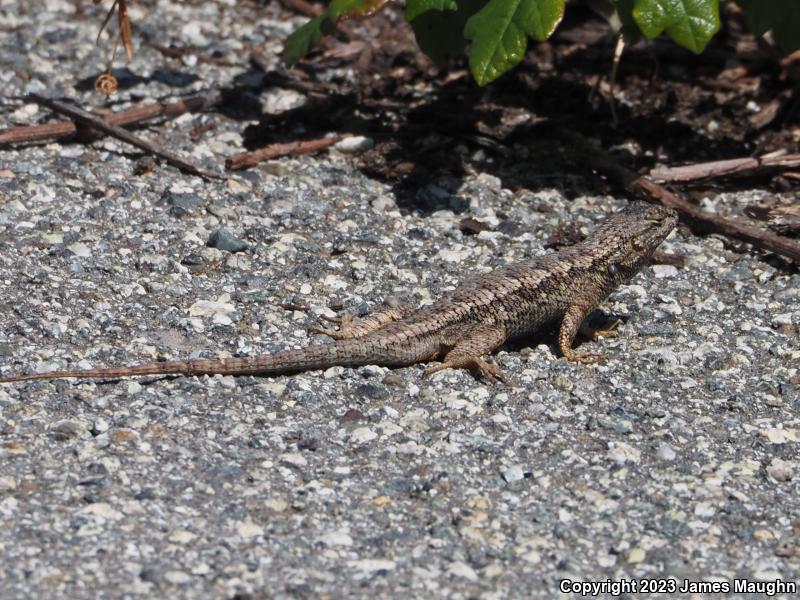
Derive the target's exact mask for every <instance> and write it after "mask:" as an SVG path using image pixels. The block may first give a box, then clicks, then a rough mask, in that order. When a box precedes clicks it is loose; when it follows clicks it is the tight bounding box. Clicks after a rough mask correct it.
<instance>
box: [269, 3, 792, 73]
mask: <svg viewBox="0 0 800 600" xmlns="http://www.w3.org/2000/svg"><path fill="white" fill-rule="evenodd" d="M737 1H738V4H739V5H740V6H741V7H742V9H743V10H744V14H745V19H746V20H747V22H748V24H749V26H750V27H751V29H752V30H753V32H754V33H755V34H757V35H762V34H764V33H765V32H767V31H772V35H773V37H774V39H775V41H776V42H777V43H778V44H779V45H780V46H782V47H783V49H784V50H786V51H793V50H795V49H797V48H798V47H800V2H798V0H768V1H759V0H737ZM386 2H388V0H333V1H332V2H331V4H330V6H329V7H328V9H327V10H326V11H325V13H323V14H322V15H320V16H319V17H316V18H314V19H312V20H310V21H309V22H308V23H306V24H305V25H303V26H302V27H300V28H299V29H298V30H297V31H295V32H294V33H292V34H291V35H290V36H289V37H288V38H287V40H286V47H285V51H284V55H283V59H284V62H285V63H286V65H287V66H291V65H293V64H294V63H296V62H297V61H298V60H299V59H300V58H301V57H303V56H304V55H305V54H307V53H308V52H309V50H310V49H311V48H312V47H313V46H314V44H316V43H317V42H318V41H319V40H320V39H321V37H322V36H323V35H324V34H325V33H328V32H330V31H332V30H333V28H334V27H335V26H336V24H337V23H338V22H339V21H341V20H342V19H344V18H349V17H355V16H365V15H367V14H371V13H373V12H375V10H376V9H377V8H380V7H381V6H383V5H384V4H385V3H386ZM592 4H593V5H594V6H595V7H596V8H597V9H598V12H601V14H604V15H605V16H606V17H607V18H608V19H609V21H610V22H612V23H615V24H616V25H617V29H620V30H621V31H622V33H623V35H624V36H625V37H626V38H628V39H630V40H636V39H638V38H639V37H645V38H647V39H653V38H655V37H657V36H659V35H661V34H662V33H666V35H668V36H669V37H670V38H671V39H672V40H673V41H674V42H675V43H677V44H679V45H681V46H683V47H684V48H687V49H689V50H691V51H692V52H695V53H700V52H702V51H703V49H704V48H705V47H706V45H707V44H708V42H709V40H711V38H712V37H713V36H714V34H715V33H716V32H717V31H718V30H719V27H720V19H719V0H592ZM564 5H565V0H407V2H406V10H405V19H406V21H408V22H409V23H410V24H411V27H412V28H413V29H414V34H415V36H416V38H417V43H418V44H419V46H420V48H421V49H422V51H423V52H425V53H426V54H427V55H428V56H430V57H431V59H432V60H433V61H434V62H435V63H436V64H438V65H442V64H444V63H445V62H446V61H447V60H448V59H449V58H452V57H453V56H457V55H458V54H460V53H462V52H463V51H464V48H465V47H467V45H469V50H468V55H469V66H470V70H471V71H472V75H473V77H475V81H477V82H478V84H479V85H485V84H487V83H489V82H490V81H493V80H495V79H497V78H498V77H500V76H501V75H502V74H503V73H506V72H507V71H508V70H510V69H511V68H513V67H514V66H515V65H517V64H518V63H519V62H520V61H521V60H522V59H523V57H524V55H525V51H526V49H527V47H528V38H533V39H534V40H537V41H543V40H545V39H547V38H548V37H550V35H552V33H553V32H554V31H555V29H556V27H557V26H558V24H559V22H560V21H561V19H562V17H563V15H564V8H565V6H564Z"/></svg>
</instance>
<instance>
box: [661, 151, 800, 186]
mask: <svg viewBox="0 0 800 600" xmlns="http://www.w3.org/2000/svg"><path fill="white" fill-rule="evenodd" d="M797 167H800V154H783V155H780V156H762V157H761V158H732V159H730V160H715V161H713V162H706V163H697V164H693V165H685V166H682V167H663V168H659V169H652V170H651V171H650V178H651V179H652V180H653V181H656V182H658V183H665V182H670V181H671V182H687V181H696V180H698V179H710V178H714V177H728V176H730V175H753V174H755V173H762V172H764V171H771V170H781V169H795V168H797Z"/></svg>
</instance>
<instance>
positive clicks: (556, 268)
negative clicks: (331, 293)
mask: <svg viewBox="0 0 800 600" xmlns="http://www.w3.org/2000/svg"><path fill="white" fill-rule="evenodd" d="M677 220H678V217H677V214H676V213H675V212H674V211H673V210H671V209H668V208H663V207H659V206H654V205H649V204H641V203H637V204H633V205H631V206H630V207H628V208H627V209H625V210H623V211H621V212H619V213H617V214H615V215H612V216H611V217H609V218H608V219H607V220H606V221H604V222H603V223H602V224H601V225H599V226H598V227H597V229H596V230H595V231H594V232H593V233H592V235H590V236H589V237H588V238H587V239H586V240H584V241H583V242H581V243H579V244H576V245H574V246H570V247H568V248H564V249H562V250H560V251H558V252H555V253H553V254H549V255H545V256H542V257H538V258H535V259H532V260H530V261H526V262H520V263H515V264H509V265H506V266H504V267H500V268H499V269H496V270H494V271H492V272H489V273H486V274H483V275H480V276H478V277H475V278H474V279H472V280H470V281H467V282H465V283H463V284H461V285H460V286H458V287H457V288H456V289H455V290H454V291H453V292H452V293H451V294H448V295H446V296H444V297H443V298H441V299H440V300H439V301H437V302H435V303H434V304H431V305H428V306H425V307H422V308H417V309H409V308H406V307H398V308H389V309H386V310H383V311H379V312H377V313H373V314H370V315H367V316H365V317H363V318H360V319H356V320H350V319H342V320H341V321H340V324H341V326H340V328H339V329H338V330H331V329H319V328H314V329H312V330H313V331H316V332H318V333H325V334H327V335H330V336H331V337H333V338H334V339H336V342H335V343H333V344H319V345H314V346H309V347H307V348H304V349H301V350H286V351H283V352H276V353H274V354H265V355H261V356H254V357H249V358H226V359H221V360H186V361H182V360H174V361H166V362H154V363H147V364H143V365H138V366H133V367H116V368H109V369H89V370H68V371H50V372H46V373H26V374H21V375H11V376H7V377H3V378H0V382H2V383H6V382H12V381H24V380H29V379H56V378H64V377H82V378H98V377H102V378H117V377H129V376H134V375H170V374H180V375H214V374H222V375H278V374H288V373H297V372H300V371H312V370H317V369H326V368H328V367H332V366H337V365H339V366H346V367H356V366H361V365H368V364H374V365H384V366H389V367H401V366H407V365H412V364H415V363H420V362H428V361H432V360H436V359H440V360H441V361H442V362H441V363H439V364H436V365H434V366H431V367H429V368H428V369H427V370H426V373H433V372H436V371H440V370H442V369H451V368H452V369H458V368H464V369H471V370H473V371H478V372H480V373H481V374H482V375H483V376H484V377H485V378H486V379H488V380H490V381H494V380H496V379H502V380H505V377H504V375H503V373H502V372H501V371H500V370H499V369H498V368H497V366H496V365H495V364H493V363H491V362H489V361H488V360H487V359H486V356H487V355H489V354H490V353H491V352H492V351H494V350H495V349H497V348H498V347H500V346H501V345H502V344H504V343H505V342H506V341H507V340H510V339H513V338H520V337H525V336H526V335H529V334H532V333H533V332H535V331H536V330H537V329H539V328H540V327H542V326H543V325H545V324H547V323H551V322H554V321H555V322H560V330H559V334H558V348H559V350H560V352H561V354H563V356H564V357H565V358H567V359H568V360H571V361H577V362H584V363H592V362H597V361H598V360H599V359H600V357H599V356H598V355H592V354H586V353H579V352H576V351H575V350H573V349H572V343H573V341H574V339H575V336H576V335H577V333H578V329H579V327H580V325H581V323H582V322H583V320H584V319H585V318H586V316H587V315H588V314H589V313H590V312H591V311H592V310H593V309H594V308H595V307H596V306H597V305H598V304H599V303H600V302H602V301H603V300H604V299H605V298H606V297H607V296H608V295H609V294H610V293H611V292H612V291H613V290H614V289H615V288H616V287H617V286H618V285H620V284H621V283H622V282H624V281H626V280H627V279H629V278H630V277H632V276H633V275H634V274H635V273H636V272H638V271H639V270H640V269H641V268H642V266H643V265H644V264H645V263H646V262H647V261H648V259H649V258H650V256H651V255H652V254H653V251H654V250H655V249H656V248H657V247H658V245H659V244H660V243H661V242H662V241H663V240H664V238H666V237H667V235H669V233H670V232H671V231H672V230H673V228H674V227H675V225H676V223H677ZM601 333H602V332H601Z"/></svg>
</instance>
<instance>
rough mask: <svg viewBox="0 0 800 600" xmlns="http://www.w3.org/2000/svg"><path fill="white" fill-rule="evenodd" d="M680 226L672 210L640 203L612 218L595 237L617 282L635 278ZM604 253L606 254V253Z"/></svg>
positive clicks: (610, 272)
mask: <svg viewBox="0 0 800 600" xmlns="http://www.w3.org/2000/svg"><path fill="white" fill-rule="evenodd" d="M677 223H678V213H676V212H675V211H674V210H672V209H671V208H666V207H663V206H656V205H653V204H645V203H644V202H637V203H634V204H632V205H631V206H630V207H628V208H626V209H625V210H623V211H620V212H618V213H616V214H614V215H612V216H611V217H609V218H608V219H607V220H606V221H605V222H604V223H603V224H601V225H600V226H599V227H598V229H597V233H596V234H595V235H593V236H592V238H593V239H594V240H596V243H597V245H598V250H601V253H602V254H603V255H604V258H605V261H606V262H607V270H608V273H609V274H610V275H611V277H612V279H613V280H615V281H616V282H617V283H619V282H622V281H625V280H626V279H628V278H630V277H632V276H633V275H635V274H636V273H637V272H638V271H639V269H641V268H642V267H643V266H644V265H645V264H646V263H647V261H648V260H649V259H650V257H651V256H652V254H653V252H654V251H655V249H656V248H658V246H659V244H661V242H663V241H664V239H665V238H666V237H667V236H668V235H669V234H670V232H671V231H672V230H673V229H674V228H675V225H676V224H677ZM603 250H604V251H603Z"/></svg>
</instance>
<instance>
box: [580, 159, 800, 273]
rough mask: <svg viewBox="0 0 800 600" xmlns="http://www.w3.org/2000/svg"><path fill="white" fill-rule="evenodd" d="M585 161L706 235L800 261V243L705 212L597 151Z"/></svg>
mask: <svg viewBox="0 0 800 600" xmlns="http://www.w3.org/2000/svg"><path fill="white" fill-rule="evenodd" d="M581 158H582V160H583V161H584V163H585V164H586V165H587V166H589V167H590V168H592V169H595V170H597V171H599V172H601V173H603V174H605V175H606V176H608V177H610V178H611V179H612V180H613V181H615V182H616V183H617V184H618V185H621V186H622V187H624V188H625V189H627V190H628V191H630V192H632V193H636V194H638V195H644V196H646V197H647V198H648V199H650V200H655V201H656V202H659V203H660V204H663V205H664V206H669V207H670V208H674V209H675V210H677V211H678V212H679V213H681V215H682V216H683V217H684V219H685V220H688V221H689V222H690V224H692V225H694V226H695V227H696V228H697V229H700V230H701V231H703V232H708V233H719V234H721V235H724V236H725V237H728V238H731V239H735V240H739V241H742V242H747V243H748V244H752V245H753V246H755V247H756V248H759V249H761V250H766V251H768V252H774V253H776V254H780V255H781V256H785V257H787V258H790V259H792V260H793V261H796V262H800V242H796V241H794V240H792V239H789V238H787V237H784V236H781V235H777V234H775V233H772V232H771V231H768V230H766V229H760V228H758V227H753V226H751V225H746V224H744V223H740V222H739V221H735V220H733V219H726V218H724V217H720V216H719V215H715V214H712V213H709V212H706V211H704V210H701V209H699V208H697V207H696V206H695V205H694V204H691V203H690V202H687V201H686V200H684V199H683V198H680V197H679V196H677V195H676V194H673V193H672V192H670V191H669V190H668V189H666V188H665V187H663V186H662V185H660V184H658V183H656V182H655V181H653V180H651V179H650V178H648V177H646V176H639V175H638V174H637V173H635V172H634V171H631V170H630V169H628V168H627V167H624V166H622V165H621V164H619V163H618V162H616V161H614V160H612V159H610V158H606V157H605V156H601V155H600V154H598V153H596V152H591V153H589V152H585V153H582V154H581Z"/></svg>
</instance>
